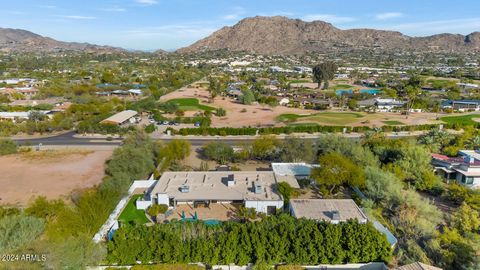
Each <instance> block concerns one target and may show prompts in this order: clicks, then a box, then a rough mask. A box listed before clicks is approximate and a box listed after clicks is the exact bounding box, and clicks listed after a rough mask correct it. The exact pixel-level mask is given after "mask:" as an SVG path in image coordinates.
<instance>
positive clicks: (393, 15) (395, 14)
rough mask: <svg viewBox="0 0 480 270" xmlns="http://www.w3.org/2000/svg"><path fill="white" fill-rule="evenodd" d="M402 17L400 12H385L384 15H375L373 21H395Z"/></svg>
mask: <svg viewBox="0 0 480 270" xmlns="http://www.w3.org/2000/svg"><path fill="white" fill-rule="evenodd" d="M401 17H403V13H401V12H385V13H379V14H377V15H375V19H377V20H381V21H384V20H390V19H397V18H401Z"/></svg>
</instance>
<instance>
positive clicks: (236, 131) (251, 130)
mask: <svg viewBox="0 0 480 270" xmlns="http://www.w3.org/2000/svg"><path fill="white" fill-rule="evenodd" d="M443 126H444V128H446V129H461V128H468V127H473V128H479V127H480V124H477V125H475V126H471V125H466V124H462V123H455V124H444V125H443ZM436 128H438V125H436V124H431V125H412V126H383V127H382V128H381V130H382V131H384V132H402V131H410V132H411V131H418V130H432V129H436ZM344 129H346V132H360V133H365V132H368V131H377V130H379V128H371V127H368V126H356V127H348V126H321V125H296V126H284V127H270V128H255V127H242V128H230V127H221V128H213V127H207V126H203V127H201V128H181V129H179V130H172V131H173V132H172V133H173V134H179V135H184V136H186V135H210V136H227V135H256V134H257V132H258V133H259V134H264V135H267V134H277V135H278V134H292V133H310V134H311V133H341V132H343V131H344Z"/></svg>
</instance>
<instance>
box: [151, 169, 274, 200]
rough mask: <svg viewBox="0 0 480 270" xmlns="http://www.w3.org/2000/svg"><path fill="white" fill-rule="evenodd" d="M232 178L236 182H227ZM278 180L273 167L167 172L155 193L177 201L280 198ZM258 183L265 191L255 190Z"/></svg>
mask: <svg viewBox="0 0 480 270" xmlns="http://www.w3.org/2000/svg"><path fill="white" fill-rule="evenodd" d="M228 179H233V180H234V181H235V183H234V185H233V186H230V187H229V186H227V180H228ZM276 183H277V181H276V178H275V175H274V173H273V172H271V171H270V172H269V171H264V172H260V171H259V172H257V171H251V172H248V171H238V172H237V171H235V172H232V171H227V172H222V171H216V172H210V171H209V172H165V173H163V174H162V176H161V177H160V179H159V180H158V182H157V184H156V185H155V187H154V188H153V189H152V191H151V194H152V196H156V195H157V194H159V193H160V194H168V196H169V197H170V198H175V200H177V201H193V200H218V201H280V200H282V197H281V196H280V195H279V194H278V193H277V192H276V187H275V185H276ZM255 184H259V185H260V186H261V193H255V192H254V185H255ZM182 186H188V189H189V191H188V192H181V191H180V188H181V187H182Z"/></svg>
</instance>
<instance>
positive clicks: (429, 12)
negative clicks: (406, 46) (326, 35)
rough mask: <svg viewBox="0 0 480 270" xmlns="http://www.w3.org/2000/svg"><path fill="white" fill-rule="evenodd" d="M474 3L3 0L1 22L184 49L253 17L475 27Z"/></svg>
mask: <svg viewBox="0 0 480 270" xmlns="http://www.w3.org/2000/svg"><path fill="white" fill-rule="evenodd" d="M479 11H480V1H478V0H456V1H451V0H401V1H400V0H398V1H397V0H341V1H340V0H333V1H330V0H268V1H267V0H15V1H10V0H2V8H1V10H0V27H9V28H21V29H26V30H29V31H32V32H35V33H38V34H41V35H45V36H49V37H52V38H55V39H58V40H63V41H78V42H90V43H95V44H101V45H113V46H119V47H123V48H129V49H141V50H152V49H159V48H162V49H174V48H179V47H183V46H187V45H189V44H191V43H192V42H194V41H196V40H198V39H200V38H203V37H206V36H208V35H209V34H211V33H213V32H214V31H215V30H217V29H219V28H221V27H222V26H225V25H233V24H235V23H236V22H238V21H239V20H240V19H242V18H245V17H251V16H256V15H263V16H273V15H282V16H287V17H290V18H299V19H303V20H307V21H312V20H324V21H328V22H330V23H332V24H334V25H335V26H337V27H339V28H341V29H349V28H375V29H387V30H398V31H401V32H403V33H405V34H408V35H413V36H423V35H431V34H436V33H443V32H449V33H460V34H468V33H471V32H474V31H480V12H479Z"/></svg>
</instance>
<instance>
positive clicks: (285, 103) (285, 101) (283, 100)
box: [278, 98, 290, 106]
mask: <svg viewBox="0 0 480 270" xmlns="http://www.w3.org/2000/svg"><path fill="white" fill-rule="evenodd" d="M288 103H290V99H288V98H282V99H280V101H279V102H278V104H279V105H280V106H287V105H288Z"/></svg>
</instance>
